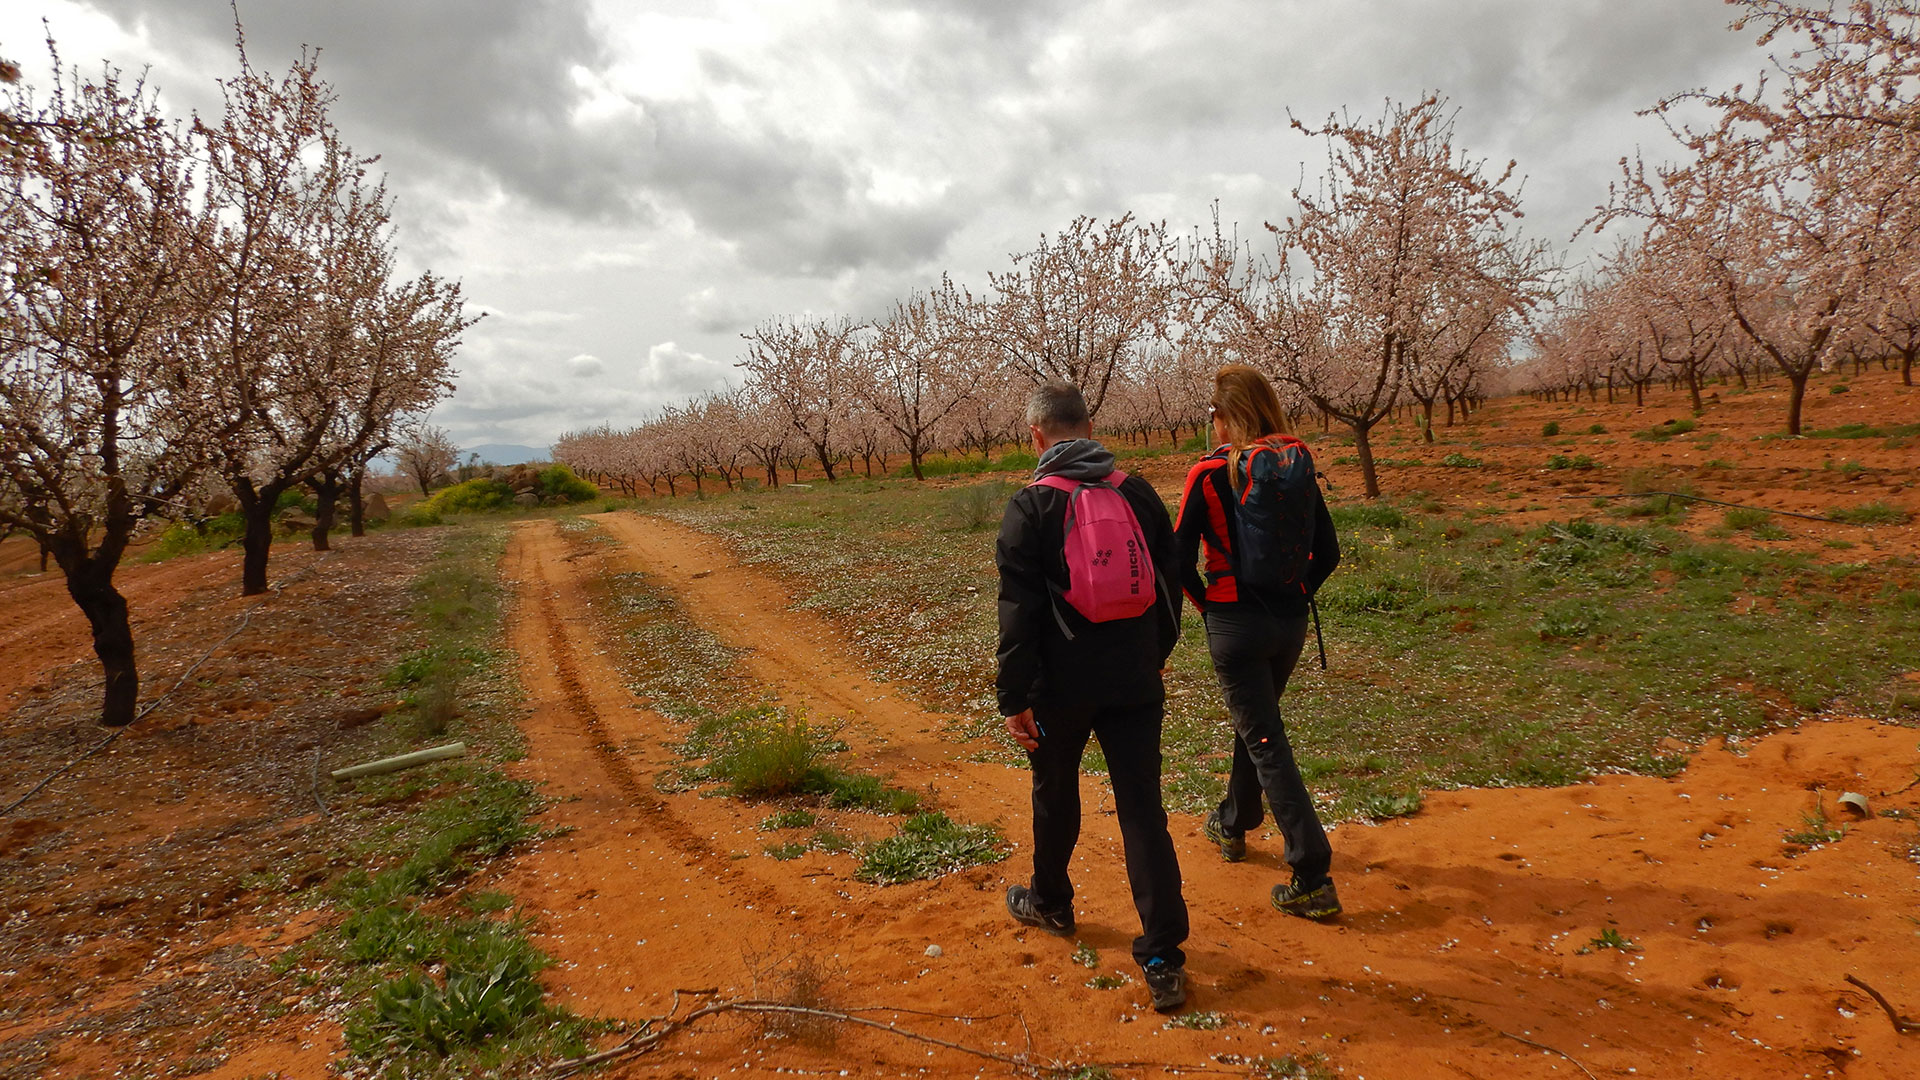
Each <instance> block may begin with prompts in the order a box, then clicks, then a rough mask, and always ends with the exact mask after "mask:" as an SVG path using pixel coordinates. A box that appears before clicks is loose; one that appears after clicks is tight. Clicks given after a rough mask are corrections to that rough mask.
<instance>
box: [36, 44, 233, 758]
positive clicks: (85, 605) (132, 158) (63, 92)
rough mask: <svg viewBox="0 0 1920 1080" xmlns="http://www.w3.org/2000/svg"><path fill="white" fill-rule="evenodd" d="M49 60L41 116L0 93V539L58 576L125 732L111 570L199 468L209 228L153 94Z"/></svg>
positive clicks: (120, 634)
mask: <svg viewBox="0 0 1920 1080" xmlns="http://www.w3.org/2000/svg"><path fill="white" fill-rule="evenodd" d="M53 64H54V81H55V88H54V90H53V92H52V94H51V95H50V97H49V99H48V100H47V101H46V102H45V103H44V104H42V103H38V102H36V101H35V100H34V98H33V95H32V93H31V91H30V90H29V89H27V88H26V87H25V86H24V85H22V84H19V83H17V82H11V81H10V82H9V84H8V85H7V86H6V87H5V88H4V89H0V115H4V116H5V117H6V118H7V121H8V123H7V128H6V141H7V142H8V143H9V144H10V145H9V146H8V147H7V148H6V149H7V150H9V151H10V152H7V153H0V526H4V527H6V528H9V529H13V530H17V531H21V532H25V533H27V534H28V535H31V536H32V537H33V538H34V539H35V540H36V541H37V542H38V543H39V544H40V545H41V550H42V551H45V552H48V553H50V554H51V555H52V557H53V558H54V560H55V561H56V562H57V563H58V564H59V566H60V570H61V572H62V574H64V575H65V577H66V582H67V591H68V594H69V595H70V596H71V597H72V598H73V600H74V602H75V603H76V604H77V605H79V607H80V610H81V611H82V612H83V613H85V615H86V617H87V622H88V625H89V626H90V627H91V629H92V632H93V646H94V653H95V655H96V656H98V657H99V659H100V663H101V666H102V668H103V669H104V671H105V674H106V688H105V694H104V698H103V701H102V705H101V713H100V719H101V722H102V723H105V724H108V725H113V726H123V725H125V724H128V723H131V722H132V721H133V719H134V715H135V713H134V708H135V704H136V701H137V699H138V695H139V674H138V668H137V666H136V663H135V656H134V643H133V635H132V631H131V629H130V626H129V623H128V613H127V603H126V600H125V598H124V597H122V596H121V594H120V592H119V591H118V590H117V589H116V588H115V587H114V584H113V577H114V571H115V569H116V568H117V567H118V566H119V563H120V559H121V557H122V555H123V554H124V553H125V551H126V548H127V544H128V541H129V540H130V539H131V538H132V537H133V535H134V531H135V529H136V528H137V527H138V526H139V525H140V523H141V522H142V521H143V520H145V519H147V518H149V517H158V516H164V515H165V514H167V513H168V512H169V510H170V509H171V507H172V505H173V503H174V502H175V500H177V499H178V498H180V497H181V495H182V494H183V493H184V492H186V491H187V490H188V489H189V488H190V487H191V485H192V484H193V483H194V481H195V480H196V479H197V477H198V476H199V474H200V472H201V470H202V469H203V467H204V466H205V458H204V454H203V449H204V444H203V443H202V442H201V440H200V438H199V430H200V428H201V426H202V425H203V424H204V423H205V422H206V419H207V416H206V410H205V402H206V400H207V397H208V386H207V381H206V378H205V372H204V371H203V370H201V369H198V368H196V367H195V366H194V365H193V364H192V362H191V357H192V351H191V350H190V349H189V348H187V347H186V345H187V342H188V341H190V340H191V339H192V338H194V337H195V335H196V334H197V333H198V332H199V330H200V328H201V326H202V324H203V322H204V319H205V312H204V309H203V308H202V307H200V306H199V305H198V304H197V303H196V302H195V298H194V297H193V295H192V293H191V291H190V288H189V287H190V285H191V283H192V282H193V280H194V279H195V278H196V277H197V276H198V275H199V274H201V273H202V272H203V265H204V263H203V260H204V257H205V252H206V247H207V244H208V239H209V229H208V222H207V218H206V217H205V216H204V215H203V214H201V213H200V212H199V210H198V209H197V208H196V206H195V204H194V199H193V190H194V186H195V176H194V173H193V168H192V163H191V154H190V148H189V146H188V144H187V141H186V139H185V138H184V136H183V133H182V132H181V131H180V130H179V129H178V127H177V126H176V125H174V124H171V123H169V122H167V121H166V120H165V119H164V118H163V117H162V115H161V114H160V112H159V110H158V108H157V106H156V104H155V101H154V98H153V95H152V93H151V92H150V91H149V90H148V88H147V87H145V86H144V85H142V84H141V83H140V82H137V81H136V82H133V83H131V84H129V83H127V82H125V81H124V80H123V79H122V78H121V76H120V74H119V73H118V72H117V71H115V70H113V69H111V68H108V69H105V70H104V71H103V72H102V73H101V74H100V75H99V76H98V77H96V78H92V79H83V78H81V77H80V75H79V74H78V73H77V72H68V71H65V70H63V69H62V68H61V66H60V61H59V57H58V55H57V53H56V54H55V55H54V58H53Z"/></svg>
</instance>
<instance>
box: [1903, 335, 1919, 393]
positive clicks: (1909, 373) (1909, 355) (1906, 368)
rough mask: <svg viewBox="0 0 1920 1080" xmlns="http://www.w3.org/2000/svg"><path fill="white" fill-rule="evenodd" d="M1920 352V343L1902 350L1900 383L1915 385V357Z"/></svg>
mask: <svg viewBox="0 0 1920 1080" xmlns="http://www.w3.org/2000/svg"><path fill="white" fill-rule="evenodd" d="M1915 353H1920V345H1916V346H1913V347H1912V348H1906V349H1902V350H1900V385H1902V386H1912V385H1913V357H1914V354H1915Z"/></svg>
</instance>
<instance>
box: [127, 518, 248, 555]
mask: <svg viewBox="0 0 1920 1080" xmlns="http://www.w3.org/2000/svg"><path fill="white" fill-rule="evenodd" d="M246 532H247V519H246V518H243V517H241V516H240V515H239V514H238V513H231V514H216V515H215V516H213V517H210V518H206V519H204V520H202V521H199V522H197V523H192V524H189V523H187V522H184V521H181V522H175V523H174V524H172V525H169V526H167V528H166V531H165V532H162V533H161V534H160V536H159V537H158V538H157V539H155V540H154V542H153V546H152V547H151V548H149V549H147V558H148V559H150V560H159V559H171V558H174V557H175V556H178V555H198V554H200V553H201V552H203V551H218V550H220V549H221V548H224V547H227V546H229V545H232V544H237V543H239V542H240V539H241V537H243V536H245V535H246Z"/></svg>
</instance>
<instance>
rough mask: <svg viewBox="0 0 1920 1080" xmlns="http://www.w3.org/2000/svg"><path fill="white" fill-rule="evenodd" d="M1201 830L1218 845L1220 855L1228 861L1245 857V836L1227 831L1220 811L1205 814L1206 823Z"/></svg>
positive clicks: (1236, 860) (1237, 860) (1235, 860)
mask: <svg viewBox="0 0 1920 1080" xmlns="http://www.w3.org/2000/svg"><path fill="white" fill-rule="evenodd" d="M1202 831H1203V832H1205V833H1206V834H1207V839H1209V840H1211V841H1213V842H1214V843H1215V844H1218V845H1219V846H1220V857H1221V858H1222V859H1225V860H1226V861H1228V862H1239V861H1240V860H1242V859H1244V858H1246V857H1247V838H1246V837H1245V836H1244V835H1242V836H1235V835H1233V834H1232V833H1229V832H1228V831H1227V826H1226V823H1225V822H1223V821H1221V820H1220V811H1218V810H1215V811H1214V812H1213V813H1211V814H1208V815H1207V824H1206V826H1205V828H1204V829H1202Z"/></svg>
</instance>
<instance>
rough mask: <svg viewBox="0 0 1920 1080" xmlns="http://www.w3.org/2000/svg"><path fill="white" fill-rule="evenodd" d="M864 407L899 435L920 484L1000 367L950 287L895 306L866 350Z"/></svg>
mask: <svg viewBox="0 0 1920 1080" xmlns="http://www.w3.org/2000/svg"><path fill="white" fill-rule="evenodd" d="M863 353H864V355H865V357H866V359H867V364H866V367H865V369H864V371H863V372H862V373H861V379H860V391H859V396H860V400H861V402H862V403H863V404H864V405H865V406H866V407H867V408H868V409H870V410H872V411H873V412H874V413H875V414H877V415H878V417H879V418H880V419H881V420H882V421H884V422H885V423H886V424H887V426H888V427H890V428H891V429H892V430H893V432H894V433H895V434H896V435H898V436H899V441H900V444H901V446H902V447H903V448H904V449H905V450H906V452H907V462H908V464H909V465H910V466H911V467H912V469H913V478H914V479H915V480H924V479H926V476H925V474H924V473H923V472H922V471H921V467H920V466H921V462H922V461H924V460H925V459H926V456H927V454H928V453H930V452H932V451H933V450H934V449H936V434H937V433H938V432H939V431H940V430H941V429H942V427H943V426H945V425H946V424H947V422H948V419H949V418H950V417H952V416H953V415H954V412H955V410H957V409H959V408H960V407H961V406H962V405H963V404H965V403H966V402H967V401H968V400H969V399H970V398H971V397H973V395H974V394H975V393H976V392H977V391H978V390H979V389H980V386H981V383H982V381H983V380H984V379H985V378H986V377H987V374H988V370H989V369H990V367H991V366H992V363H993V360H992V357H991V355H990V354H989V353H988V351H987V350H985V349H983V348H981V347H980V345H979V343H978V342H977V341H976V340H975V339H973V338H972V337H971V336H970V335H969V334H968V333H967V327H966V306H965V303H964V302H963V301H962V299H961V297H960V293H959V290H958V289H956V288H955V287H954V285H953V283H952V281H950V280H946V281H942V282H941V288H940V290H939V291H938V292H935V293H932V294H927V293H915V294H914V295H912V296H910V297H908V298H907V299H906V300H903V301H901V302H900V303H899V304H897V305H896V306H895V307H894V310H893V314H892V315H891V316H889V317H888V318H887V319H886V320H885V321H883V322H881V323H880V324H879V325H878V327H876V332H875V334H874V337H873V340H872V341H871V342H870V343H869V344H868V347H867V348H866V349H865V350H863Z"/></svg>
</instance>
